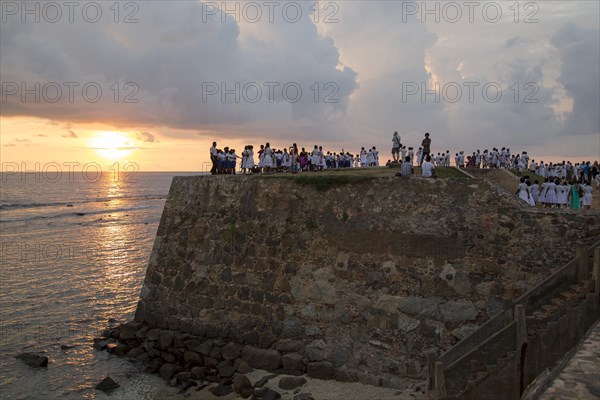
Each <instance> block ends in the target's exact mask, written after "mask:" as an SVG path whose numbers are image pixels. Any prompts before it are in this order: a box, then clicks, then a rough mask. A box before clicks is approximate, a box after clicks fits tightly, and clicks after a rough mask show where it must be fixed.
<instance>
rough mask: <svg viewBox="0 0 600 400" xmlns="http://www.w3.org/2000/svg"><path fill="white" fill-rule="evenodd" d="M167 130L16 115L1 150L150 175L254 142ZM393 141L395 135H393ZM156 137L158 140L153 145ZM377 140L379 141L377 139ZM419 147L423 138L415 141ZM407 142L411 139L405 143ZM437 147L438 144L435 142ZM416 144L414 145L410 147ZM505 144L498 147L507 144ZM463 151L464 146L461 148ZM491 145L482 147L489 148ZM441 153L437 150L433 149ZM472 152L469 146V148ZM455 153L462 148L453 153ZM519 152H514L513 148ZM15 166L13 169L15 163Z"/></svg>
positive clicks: (9, 157)
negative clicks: (217, 150)
mask: <svg viewBox="0 0 600 400" xmlns="http://www.w3.org/2000/svg"><path fill="white" fill-rule="evenodd" d="M160 131H161V129H160V128H159V129H153V130H152V132H153V133H152V134H151V135H152V138H151V137H148V136H147V135H142V134H140V132H148V129H147V128H139V129H135V128H131V127H128V128H124V129H119V128H118V127H114V126H111V125H106V124H79V125H78V124H68V123H57V122H52V121H48V120H42V119H37V118H31V117H13V118H6V117H3V118H0V132H1V139H0V141H1V145H2V147H1V150H0V155H1V159H2V164H3V165H2V170H3V171H8V170H12V169H13V168H15V165H18V169H19V170H20V169H22V168H25V169H35V168H36V165H35V164H36V163H39V165H40V166H39V167H37V168H44V165H45V164H48V163H58V164H59V165H61V166H63V168H64V169H65V171H67V170H68V168H69V167H68V165H73V166H74V169H75V170H81V169H83V168H84V166H85V164H86V163H97V164H99V165H100V166H101V167H102V170H103V171H104V170H106V171H109V170H110V168H111V166H112V168H113V169H114V168H115V163H118V166H119V168H120V169H121V170H123V169H124V168H133V167H132V165H128V164H127V163H133V164H135V167H136V168H137V169H138V171H139V172H149V171H207V170H209V169H210V161H209V156H208V149H209V147H210V146H211V143H212V141H213V140H217V141H218V142H219V147H221V148H222V147H224V146H229V147H233V148H235V149H236V151H237V152H238V155H239V154H240V153H241V151H242V150H243V148H244V145H246V144H248V143H246V142H245V141H242V140H240V139H237V140H234V139H226V140H225V139H224V140H219V138H218V137H217V138H216V139H213V137H212V136H210V137H209V136H201V135H199V134H198V132H197V131H194V132H191V131H190V132H187V133H188V134H187V136H188V137H189V138H188V139H181V137H185V136H186V135H185V133H186V132H185V131H177V132H173V130H172V129H169V130H167V131H168V132H170V133H171V134H173V133H177V135H173V136H169V135H167V134H161V133H159V132H160ZM387 136H388V135H386V134H382V136H381V137H380V138H376V139H375V140H373V141H374V142H376V143H377V144H378V148H379V149H380V154H381V160H382V161H383V162H385V160H387V158H389V156H388V152H389V148H388V147H389V146H388V145H387V142H388V137H387ZM390 137H391V136H390ZM149 139H153V141H151V142H150V141H148V140H149ZM371 139H374V138H371ZM266 140H267V139H262V140H261V139H256V138H252V139H251V140H250V144H254V145H255V147H258V146H259V145H260V143H262V142H264V141H266ZM413 140H414V142H415V143H412V144H413V145H418V141H419V140H420V138H416V137H415V138H413ZM293 141H294V138H290V139H289V141H288V142H289V143H288V142H286V143H279V142H280V140H279V141H273V142H272V143H271V145H272V147H275V148H279V147H283V146H289V145H290V144H291V143H292V142H293ZM598 141H599V143H598V148H600V138H598ZM297 142H298V145H299V146H300V147H307V148H312V146H313V145H314V144H313V143H303V142H302V141H301V140H298V141H297ZM405 143H406V141H405ZM319 144H323V145H324V148H325V149H326V150H331V151H336V152H338V151H340V150H341V148H342V147H343V148H344V149H345V150H346V151H350V152H356V151H358V150H359V149H360V146H361V145H360V144H355V143H345V144H344V143H319ZM434 144H435V142H434ZM409 145H410V144H409ZM502 145H504V143H498V144H495V146H502ZM461 148H462V147H461ZM484 148H485V146H481V149H482V150H483V149H484ZM433 150H434V152H436V150H440V151H441V149H436V148H435V146H434V148H433ZM465 150H466V151H469V148H466V147H465ZM593 150H594V149H593V148H592V149H590V152H589V153H590V154H589V155H588V156H587V157H581V156H577V157H572V158H570V157H569V155H568V154H562V155H561V154H558V155H556V154H539V153H538V154H536V152H535V149H530V150H528V152H529V154H530V156H531V157H532V158H534V159H536V160H543V161H545V162H560V161H562V160H568V159H570V160H571V161H573V162H579V161H582V160H592V161H593V160H595V159H598V154H596V155H594V154H593V153H594V151H593ZM450 151H451V153H455V152H456V151H458V149H450ZM513 152H514V150H513ZM9 164H10V165H9Z"/></svg>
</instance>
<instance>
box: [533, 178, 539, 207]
mask: <svg viewBox="0 0 600 400" xmlns="http://www.w3.org/2000/svg"><path fill="white" fill-rule="evenodd" d="M531 197H532V198H533V201H534V202H535V203H537V202H538V200H539V197H540V186H539V185H537V184H535V183H534V184H533V185H531Z"/></svg>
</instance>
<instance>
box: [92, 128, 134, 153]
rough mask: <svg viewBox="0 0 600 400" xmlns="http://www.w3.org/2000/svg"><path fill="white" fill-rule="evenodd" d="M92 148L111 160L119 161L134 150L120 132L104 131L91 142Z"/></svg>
mask: <svg viewBox="0 0 600 400" xmlns="http://www.w3.org/2000/svg"><path fill="white" fill-rule="evenodd" d="M91 148H92V149H94V150H96V151H97V152H98V154H100V155H101V156H102V157H104V158H107V159H109V160H118V159H121V158H123V157H125V156H127V155H128V154H129V153H131V150H132V149H133V148H132V147H131V144H130V143H129V142H128V140H127V138H126V137H125V136H124V135H123V134H121V133H119V132H111V131H103V132H100V133H99V134H98V136H96V137H95V138H93V139H92V140H91Z"/></svg>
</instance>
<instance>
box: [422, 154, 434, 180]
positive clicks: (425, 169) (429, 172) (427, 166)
mask: <svg viewBox="0 0 600 400" xmlns="http://www.w3.org/2000/svg"><path fill="white" fill-rule="evenodd" d="M434 174H435V167H434V166H433V163H432V162H431V156H430V155H429V154H427V156H426V157H425V162H424V163H423V165H422V166H421V176H422V177H423V178H433V176H434Z"/></svg>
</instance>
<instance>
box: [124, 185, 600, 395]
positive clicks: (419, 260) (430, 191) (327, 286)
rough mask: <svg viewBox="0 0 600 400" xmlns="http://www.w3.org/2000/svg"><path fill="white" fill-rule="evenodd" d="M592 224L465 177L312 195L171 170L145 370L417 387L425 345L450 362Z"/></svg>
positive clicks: (147, 308) (595, 222)
mask: <svg viewBox="0 0 600 400" xmlns="http://www.w3.org/2000/svg"><path fill="white" fill-rule="evenodd" d="M599 222H600V218H599V217H598V216H597V215H590V214H584V213H580V214H574V213H563V212H555V213H546V212H539V211H537V212H532V211H531V210H529V209H528V208H527V206H525V205H524V204H521V203H520V202H519V201H518V199H513V198H510V197H507V196H505V195H504V194H501V193H499V192H497V191H496V190H495V189H494V188H492V187H490V186H489V185H488V184H487V183H486V182H483V181H477V180H471V179H443V180H442V179H439V180H425V179H410V180H399V179H397V178H377V179H371V180H367V181H362V182H355V183H349V184H346V185H341V186H335V187H332V188H330V189H329V190H326V191H319V190H317V189H315V188H313V187H312V186H310V185H308V186H304V185H299V184H298V183H296V182H294V181H293V179H287V178H279V177H274V178H264V177H255V176H252V177H185V178H184V177H177V178H175V179H174V180H173V183H172V186H171V190H170V193H169V197H168V200H167V202H166V204H165V209H164V212H163V216H162V219H161V222H160V226H159V229H158V232H157V237H156V241H155V244H154V249H153V251H152V256H151V259H150V263H149V266H148V271H147V275H146V279H145V282H144V286H143V289H142V293H141V300H140V302H139V304H138V309H137V312H136V318H135V319H136V322H137V323H136V324H135V325H134V327H135V328H137V329H139V328H141V327H142V326H143V325H146V326H145V327H144V328H143V332H138V334H137V338H138V339H140V340H143V342H144V346H145V348H146V350H148V348H150V349H152V350H153V351H146V354H145V355H143V357H144V358H145V359H146V361H148V359H155V358H161V360H162V361H161V362H162V363H165V362H167V363H168V364H171V365H174V367H173V372H177V371H178V370H181V369H182V367H183V366H184V365H187V366H188V367H190V366H191V365H202V366H203V367H204V368H208V369H209V370H210V369H220V370H223V369H226V367H229V370H226V371H225V372H226V373H225V374H221V376H226V375H227V374H228V373H229V372H231V374H233V372H234V371H235V370H236V368H238V367H239V364H240V359H242V360H244V361H245V362H246V363H248V364H249V365H250V366H251V367H255V368H264V369H268V370H278V369H283V370H286V371H288V372H295V373H302V372H307V373H308V374H309V375H311V376H314V377H319V378H327V379H329V378H331V379H338V380H343V381H355V380H358V381H361V382H364V383H371V384H379V385H385V386H392V387H398V388H402V387H406V386H413V385H416V384H418V383H419V382H422V381H424V380H425V379H426V360H425V353H426V351H428V350H434V351H435V352H436V353H437V354H438V355H439V354H441V353H443V352H444V351H445V350H447V349H448V348H450V347H451V346H452V345H453V344H454V343H456V342H457V341H458V338H463V337H465V336H466V335H468V334H469V332H471V331H472V330H473V329H474V327H476V326H478V325H480V324H481V323H483V322H484V321H485V320H487V319H489V318H490V317H491V316H493V315H495V314H496V313H497V312H499V311H500V310H502V309H503V308H504V307H505V306H507V305H508V304H509V303H510V300H512V299H514V298H516V297H518V296H519V295H521V294H523V293H524V292H525V291H526V290H527V289H528V288H530V287H532V286H533V285H534V284H535V283H536V282H539V281H540V280H541V279H543V278H544V277H545V276H547V275H548V274H550V272H551V270H552V269H554V268H557V267H559V266H561V265H562V264H564V263H565V262H567V261H568V260H569V259H571V258H572V257H573V256H574V252H575V244H577V243H582V244H589V243H591V242H592V241H593V240H594V238H595V237H597V236H598V235H599V234H600V230H599V226H600V224H599ZM139 323H142V324H143V325H139ZM149 333H150V334H151V336H152V337H151V338H148V334H149ZM132 334H133V333H132ZM167 342H168V343H167ZM203 346H204V347H203ZM209 347H210V349H209ZM150 353H152V354H150ZM164 353H168V354H170V355H172V357H170V356H169V357H167V358H168V360H165V357H164V356H163V355H164ZM140 356H142V355H140ZM231 374H229V376H231ZM169 375H171V374H169Z"/></svg>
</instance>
